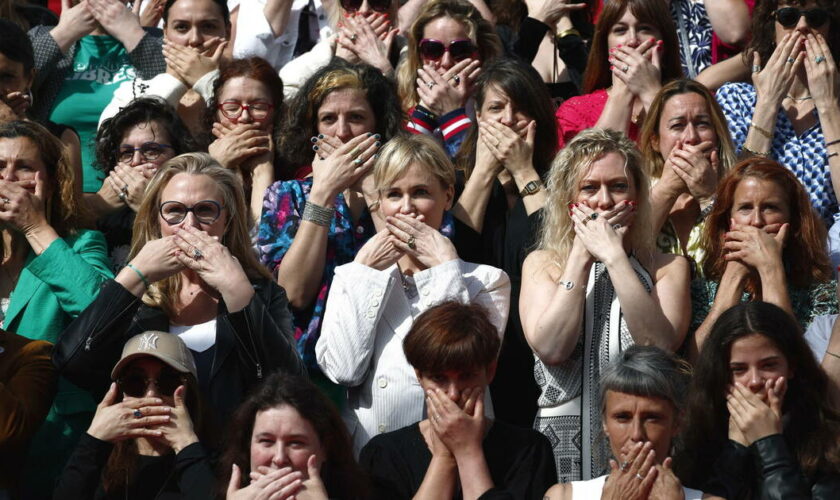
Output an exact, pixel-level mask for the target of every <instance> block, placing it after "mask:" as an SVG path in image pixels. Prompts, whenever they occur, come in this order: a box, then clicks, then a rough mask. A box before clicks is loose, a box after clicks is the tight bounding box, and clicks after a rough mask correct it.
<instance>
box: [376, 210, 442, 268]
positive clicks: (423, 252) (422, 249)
mask: <svg viewBox="0 0 840 500" xmlns="http://www.w3.org/2000/svg"><path fill="white" fill-rule="evenodd" d="M385 226H386V228H387V229H388V231H390V233H391V236H392V237H391V242H392V243H393V244H394V246H395V247H396V248H397V249H398V250H400V251H402V252H403V253H405V254H407V255H410V256H412V257H414V258H415V259H417V260H418V261H419V262H420V263H421V264H423V265H424V266H426V267H434V266H437V265H440V264H443V263H444V262H449V261H450V260H455V259H457V258H458V252H457V251H456V250H455V245H453V244H452V242H451V241H450V240H449V238H447V237H446V236H444V235H442V234H440V231H438V230H437V229H434V228H432V227H429V226H428V225H427V224H426V223H425V222H424V220H423V218H422V217H414V216H413V215H406V214H401V213H398V214H395V215H394V216H393V217H386V219H385Z"/></svg>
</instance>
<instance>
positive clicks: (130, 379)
mask: <svg viewBox="0 0 840 500" xmlns="http://www.w3.org/2000/svg"><path fill="white" fill-rule="evenodd" d="M185 382H186V379H185V377H184V376H183V375H182V374H180V373H178V372H176V371H175V370H171V369H163V370H161V372H160V374H159V375H158V378H156V379H154V378H146V376H145V375H144V374H142V373H131V374H129V375H126V376H125V377H121V378H119V379H118V380H117V384H118V385H119V386H120V390H122V392H123V394H125V395H126V396H131V397H132V398H142V397H143V396H145V395H146V393H147V392H148V391H149V385H151V384H155V387H156V388H157V390H158V393H159V394H160V395H161V396H172V395H173V394H175V389H177V388H178V386H179V385H182V384H184V383H185Z"/></svg>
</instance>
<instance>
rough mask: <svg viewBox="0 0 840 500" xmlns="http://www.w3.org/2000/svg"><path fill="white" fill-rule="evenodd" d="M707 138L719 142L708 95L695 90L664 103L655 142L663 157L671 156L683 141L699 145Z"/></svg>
mask: <svg viewBox="0 0 840 500" xmlns="http://www.w3.org/2000/svg"><path fill="white" fill-rule="evenodd" d="M706 141H709V142H711V143H712V144H714V145H715V146H717V144H718V137H717V133H716V132H715V127H714V125H713V124H712V115H711V112H710V110H709V106H708V104H707V103H706V99H704V98H703V96H701V95H700V94H697V93H694V92H686V93H685V94H677V95H675V96H673V97H671V98H670V99H668V101H667V102H666V103H665V105H664V106H663V107H662V116H661V117H660V118H659V130H658V131H657V136H656V138H655V139H654V144H653V146H654V149H655V150H656V151H659V153H660V154H661V155H662V158H663V159H666V158H668V155H670V154H671V150H672V149H674V146H675V145H676V144H677V143H679V142H682V144H691V145H693V146H696V145H697V144H700V143H701V142H706Z"/></svg>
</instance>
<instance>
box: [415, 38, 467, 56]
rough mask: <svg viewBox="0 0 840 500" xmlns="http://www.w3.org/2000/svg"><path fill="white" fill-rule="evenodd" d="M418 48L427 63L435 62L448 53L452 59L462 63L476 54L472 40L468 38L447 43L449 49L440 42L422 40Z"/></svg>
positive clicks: (427, 39) (429, 39) (428, 39)
mask: <svg viewBox="0 0 840 500" xmlns="http://www.w3.org/2000/svg"><path fill="white" fill-rule="evenodd" d="M418 48H419V49H420V56H421V57H422V58H423V59H426V60H428V61H437V60H439V59H440V58H441V57H443V54H444V53H446V52H449V55H450V56H452V59H454V60H456V61H462V60H464V59H466V58H468V57H471V56H473V55H474V54H475V53H476V52H477V49H476V47H475V45H473V43H472V40H470V39H468V38H464V39H459V40H452V41H451V42H449V47H447V46H446V45H444V43H443V42H441V41H440V40H433V39H431V38H424V39H422V40H420V45H418Z"/></svg>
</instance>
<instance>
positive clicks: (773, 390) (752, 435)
mask: <svg viewBox="0 0 840 500" xmlns="http://www.w3.org/2000/svg"><path fill="white" fill-rule="evenodd" d="M764 388H765V391H766V394H767V396H766V398H767V401H766V402H765V401H763V400H762V398H761V396H760V395H758V394H755V393H753V392H752V391H751V390H749V389H747V388H746V387H744V386H743V385H741V383H740V382H735V384H734V385H732V386H731V387H730V388H729V395H728V396H727V397H726V408H727V409H728V410H729V415H730V416H731V417H732V420H733V421H734V422H735V425H736V426H737V427H738V429H739V430H740V431H741V433H742V434H743V436H744V438H745V440H746V442H747V446H749V445H751V444H753V443H754V442H756V441H758V440H759V439H761V438H764V437H767V436H771V435H773V434H781V432H782V402H783V400H784V396H785V391H786V390H787V381H786V380H785V377H779V378H777V379H776V380H767V381H766V382H765V386H764Z"/></svg>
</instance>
